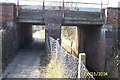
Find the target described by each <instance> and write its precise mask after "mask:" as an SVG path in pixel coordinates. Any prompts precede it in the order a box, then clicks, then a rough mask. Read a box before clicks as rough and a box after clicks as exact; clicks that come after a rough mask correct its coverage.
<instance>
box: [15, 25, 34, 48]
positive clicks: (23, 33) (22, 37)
mask: <svg viewBox="0 0 120 80" xmlns="http://www.w3.org/2000/svg"><path fill="white" fill-rule="evenodd" d="M17 33H18V41H19V46H20V47H24V46H28V45H30V44H31V43H32V40H33V39H32V25H31V24H25V23H18V24H17Z"/></svg>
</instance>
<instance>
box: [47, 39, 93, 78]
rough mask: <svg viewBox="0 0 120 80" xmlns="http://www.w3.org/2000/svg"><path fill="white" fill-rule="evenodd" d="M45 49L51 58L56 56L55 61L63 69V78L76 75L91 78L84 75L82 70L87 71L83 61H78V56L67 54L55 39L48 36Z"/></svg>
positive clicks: (75, 76) (76, 76)
mask: <svg viewBox="0 0 120 80" xmlns="http://www.w3.org/2000/svg"><path fill="white" fill-rule="evenodd" d="M47 44H48V45H47V46H48V47H47V49H48V50H49V54H50V57H51V59H53V57H54V58H56V59H55V60H57V63H58V64H60V65H61V66H60V68H61V70H63V74H64V78H78V75H81V78H89V79H90V78H92V79H94V78H93V77H91V76H89V77H88V76H84V71H85V72H88V70H87V69H86V67H85V66H84V64H83V63H79V61H78V58H77V57H75V56H73V55H71V54H69V53H68V52H67V51H65V50H64V49H63V48H62V47H61V46H60V45H59V42H58V41H57V40H54V39H53V38H51V37H50V38H49V39H48V41H47ZM78 64H80V65H81V66H80V70H81V73H80V74H78Z"/></svg>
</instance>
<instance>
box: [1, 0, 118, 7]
mask: <svg viewBox="0 0 120 80" xmlns="http://www.w3.org/2000/svg"><path fill="white" fill-rule="evenodd" d="M19 1H20V4H24V5H25V4H26V5H35V4H36V5H39V4H42V1H43V0H19ZM45 1H46V4H47V1H61V2H62V1H63V0H45ZM64 1H66V2H85V3H98V4H101V0H64ZM102 1H103V4H108V2H109V4H108V5H103V7H118V2H119V1H120V0H109V1H108V0H102ZM0 2H14V3H17V0H0ZM52 5H53V4H52ZM56 5H59V3H56ZM70 5H72V4H70ZM70 5H68V6H70ZM74 5H77V6H78V5H79V4H74ZM81 5H82V4H81ZM84 6H87V7H89V6H91V7H100V5H91V4H89V5H88V4H87V5H84Z"/></svg>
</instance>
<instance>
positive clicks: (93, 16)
mask: <svg viewBox="0 0 120 80" xmlns="http://www.w3.org/2000/svg"><path fill="white" fill-rule="evenodd" d="M47 11H48V12H49V11H50V10H41V9H20V10H19V16H18V19H19V22H26V23H38V24H44V18H45V17H46V16H47V15H51V16H52V15H53V16H55V15H56V14H55V13H59V12H61V13H62V19H63V20H62V22H61V24H97V25H102V24H103V19H101V18H100V12H86V11H64V13H63V12H62V11H61V10H51V12H54V14H46V15H45V12H47Z"/></svg>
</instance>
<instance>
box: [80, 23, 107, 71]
mask: <svg viewBox="0 0 120 80" xmlns="http://www.w3.org/2000/svg"><path fill="white" fill-rule="evenodd" d="M104 35H105V33H104V29H103V28H102V26H99V25H98V26H93V25H85V26H84V25H81V26H78V40H79V41H78V44H79V45H78V53H79V54H80V53H85V54H86V67H87V69H88V70H89V71H90V72H99V71H104V67H105V53H106V52H105V51H106V50H105V44H104V43H105V36H104Z"/></svg>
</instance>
